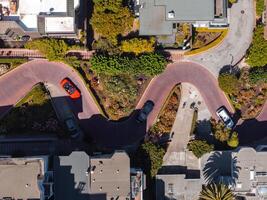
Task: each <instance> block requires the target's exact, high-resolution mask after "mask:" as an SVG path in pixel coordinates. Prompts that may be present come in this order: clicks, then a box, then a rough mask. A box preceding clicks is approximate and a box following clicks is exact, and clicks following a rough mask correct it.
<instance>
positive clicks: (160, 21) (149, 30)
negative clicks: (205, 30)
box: [135, 0, 229, 36]
mask: <svg viewBox="0 0 267 200" xmlns="http://www.w3.org/2000/svg"><path fill="white" fill-rule="evenodd" d="M136 4H138V6H135V8H136V7H138V9H135V10H136V13H137V15H138V16H139V20H140V30H139V34H140V35H154V36H162V35H173V34H174V33H176V31H177V30H176V29H177V24H179V23H185V22H186V23H191V24H192V25H193V26H194V27H227V26H228V19H227V13H228V12H229V11H228V0H202V1H201V2H200V1H199V0H140V1H139V0H138V3H136Z"/></svg>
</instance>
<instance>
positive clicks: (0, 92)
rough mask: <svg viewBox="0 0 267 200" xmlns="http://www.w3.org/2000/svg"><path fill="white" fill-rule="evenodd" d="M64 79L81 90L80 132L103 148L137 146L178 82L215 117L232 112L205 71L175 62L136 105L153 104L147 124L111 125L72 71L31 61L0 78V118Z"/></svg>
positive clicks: (75, 107) (266, 114)
mask: <svg viewBox="0 0 267 200" xmlns="http://www.w3.org/2000/svg"><path fill="white" fill-rule="evenodd" d="M65 77H69V78H70V79H71V80H72V81H73V82H74V83H75V84H76V85H77V86H78V88H79V89H80V90H81V94H82V97H81V99H80V100H79V101H75V102H73V101H72V102H70V103H71V106H72V108H73V111H74V113H75V114H77V117H78V118H79V120H80V124H81V126H82V128H83V129H84V130H85V132H86V134H88V135H89V136H90V137H92V138H93V140H94V141H95V142H96V143H97V144H99V145H103V147H108V148H120V147H122V146H124V147H125V146H127V145H131V144H134V143H135V142H138V141H139V140H140V139H141V138H142V137H143V136H144V135H145V133H146V130H147V129H148V128H149V127H150V126H151V125H152V124H153V123H154V122H155V120H156V118H157V116H158V113H159V111H160V109H161V107H162V105H163V103H164V101H165V99H166V97H167V96H168V94H169V92H170V91H171V89H172V88H173V87H174V86H175V85H176V84H178V83H181V82H188V83H191V84H193V85H194V86H196V87H197V88H198V90H199V91H200V93H201V95H202V96H203V99H204V100H205V102H206V105H207V107H208V109H209V110H210V112H211V113H212V115H213V116H214V117H216V116H215V111H216V109H217V108H218V107H220V106H222V105H224V106H225V107H227V108H228V109H229V110H230V111H231V112H232V111H233V110H232V108H231V106H230V104H229V102H228V101H227V98H226V97H225V95H224V93H223V92H222V91H221V90H220V89H219V87H218V84H217V81H216V79H215V78H214V77H213V76H212V74H211V73H210V72H209V71H208V70H206V69H205V68H204V67H203V66H200V65H198V64H196V63H192V62H178V63H173V64H169V65H168V67H167V68H166V70H165V71H164V73H162V74H161V75H159V76H157V77H155V78H154V79H153V80H152V82H151V83H150V85H149V86H148V88H147V89H146V91H145V93H144V94H143V96H142V98H141V100H140V102H139V103H138V105H137V107H136V110H138V109H140V108H141V107H142V105H143V104H144V102H145V101H147V100H148V99H150V100H152V101H154V103H155V108H154V110H153V111H152V113H151V114H150V115H149V117H148V120H147V124H139V123H137V122H136V121H135V114H136V113H137V112H134V113H133V114H132V115H131V116H130V117H129V118H127V119H125V120H123V121H121V122H112V121H109V120H108V119H106V118H104V117H103V116H102V115H101V114H100V111H99V109H98V106H97V104H96V103H95V101H94V99H93V97H92V96H91V95H90V93H89V92H88V90H87V88H86V86H85V84H84V82H83V81H82V80H81V78H80V76H79V75H78V74H77V73H76V72H75V71H74V70H73V69H72V68H71V67H68V66H66V65H65V64H63V63H54V62H48V61H46V60H34V61H30V62H28V63H25V64H23V65H21V66H19V67H17V68H16V69H14V70H12V71H11V72H9V73H7V74H5V75H2V76H1V77H0V117H1V115H2V116H3V115H4V114H5V113H6V112H7V111H8V110H9V109H10V108H12V106H13V105H15V104H16V102H18V101H19V100H20V99H21V98H23V96H24V95H25V94H26V93H27V92H29V91H30V90H31V88H32V86H33V85H35V84H37V83H39V82H49V83H50V84H53V85H55V86H57V87H60V85H59V82H60V81H61V80H62V79H63V78H65ZM57 98H58V97H57ZM61 98H67V99H68V101H69V97H67V96H65V97H61ZM265 108H266V106H265ZM259 118H260V120H263V119H267V109H264V111H263V112H262V113H261V114H260V116H259Z"/></svg>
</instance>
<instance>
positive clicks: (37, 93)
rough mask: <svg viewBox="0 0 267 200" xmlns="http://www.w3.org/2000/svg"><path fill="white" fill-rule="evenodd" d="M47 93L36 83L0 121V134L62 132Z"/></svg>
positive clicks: (42, 86) (41, 85)
mask: <svg viewBox="0 0 267 200" xmlns="http://www.w3.org/2000/svg"><path fill="white" fill-rule="evenodd" d="M62 132H63V129H62V128H61V126H60V124H59V122H58V120H57V117H56V114H55V112H54V110H53V107H52V105H51V101H50V99H49V95H48V93H47V91H46V89H45V87H44V85H43V84H38V85H36V86H34V87H33V88H32V90H31V91H30V92H29V93H28V94H27V95H26V96H25V97H24V98H23V99H21V101H19V102H18V103H17V104H16V105H15V106H14V107H13V108H12V109H11V110H10V112H9V113H8V114H7V115H6V116H4V118H3V119H1V121H0V133H1V134H4V135H5V134H38V133H59V134H60V133H62Z"/></svg>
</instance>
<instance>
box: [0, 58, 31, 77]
mask: <svg viewBox="0 0 267 200" xmlns="http://www.w3.org/2000/svg"><path fill="white" fill-rule="evenodd" d="M27 61H28V59H25V58H0V76H1V75H3V74H5V73H7V72H9V71H10V70H12V69H14V68H16V67H17V66H19V65H21V64H23V63H25V62H27Z"/></svg>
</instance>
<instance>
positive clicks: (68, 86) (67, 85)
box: [60, 78, 81, 99]
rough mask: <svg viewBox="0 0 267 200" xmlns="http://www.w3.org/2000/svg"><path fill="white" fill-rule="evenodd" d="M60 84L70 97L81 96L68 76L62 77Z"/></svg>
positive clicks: (76, 97)
mask: <svg viewBox="0 0 267 200" xmlns="http://www.w3.org/2000/svg"><path fill="white" fill-rule="evenodd" d="M60 85H61V86H62V87H63V88H64V90H65V91H66V92H67V93H68V94H69V95H70V98H72V99H78V98H80V96H81V93H80V91H79V90H78V88H77V86H76V85H74V83H73V82H72V81H71V80H70V79H69V78H64V79H63V80H62V81H61V82H60Z"/></svg>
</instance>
